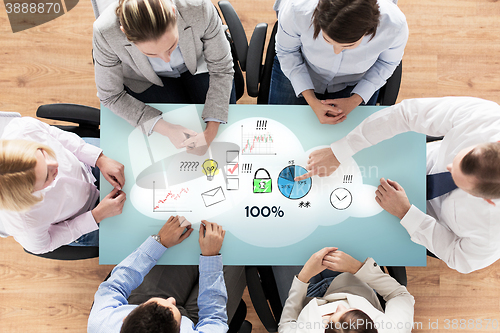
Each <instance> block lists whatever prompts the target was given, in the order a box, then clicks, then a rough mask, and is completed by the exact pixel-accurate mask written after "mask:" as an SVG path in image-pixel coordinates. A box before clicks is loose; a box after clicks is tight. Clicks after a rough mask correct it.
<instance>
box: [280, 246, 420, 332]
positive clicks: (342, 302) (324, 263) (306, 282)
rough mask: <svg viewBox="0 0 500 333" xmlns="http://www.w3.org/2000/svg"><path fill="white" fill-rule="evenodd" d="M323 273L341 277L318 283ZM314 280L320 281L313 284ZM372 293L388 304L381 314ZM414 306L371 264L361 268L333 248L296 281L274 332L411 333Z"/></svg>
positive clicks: (321, 253)
mask: <svg viewBox="0 0 500 333" xmlns="http://www.w3.org/2000/svg"><path fill="white" fill-rule="evenodd" d="M325 269H330V270H333V271H336V272H343V273H342V274H340V275H337V276H335V277H326V278H324V279H321V278H318V277H320V276H321V275H318V274H320V273H321V272H323V271H324V270H325ZM313 277H315V278H317V280H320V281H319V282H316V283H312V278H313ZM276 282H277V283H280V281H279V280H277V281H276ZM310 282H311V283H310ZM373 290H375V291H377V292H378V293H379V294H380V295H381V296H382V297H383V298H384V300H385V301H386V306H385V310H383V309H382V307H381V306H380V302H379V300H378V298H377V296H376V294H375V292H374V291H373ZM414 304H415V301H414V299H413V296H412V295H410V293H409V292H408V290H406V288H405V287H404V286H402V285H400V284H399V283H398V282H397V281H396V280H394V279H393V278H392V277H391V276H389V275H387V274H385V273H383V272H382V270H381V269H380V267H378V265H377V264H376V263H375V261H374V260H373V259H372V258H368V259H366V260H365V262H364V263H361V262H359V261H358V260H356V259H354V258H353V257H351V256H350V255H348V254H346V253H344V252H342V251H339V250H338V249H337V248H335V247H325V248H323V249H322V250H320V251H318V252H316V253H315V254H313V255H312V256H311V258H310V259H309V260H308V261H307V262H306V264H305V265H304V267H303V268H302V270H301V271H300V273H299V274H298V275H296V276H295V277H294V279H293V282H292V287H291V288H290V292H289V294H288V299H287V300H286V302H285V307H284V308H283V313H282V315H281V320H280V323H279V328H278V332H279V333H299V332H301V333H306V332H307V333H323V332H325V333H338V332H359V333H376V332H378V333H386V332H387V333H389V332H399V333H410V332H411V329H412V326H413V305H414Z"/></svg>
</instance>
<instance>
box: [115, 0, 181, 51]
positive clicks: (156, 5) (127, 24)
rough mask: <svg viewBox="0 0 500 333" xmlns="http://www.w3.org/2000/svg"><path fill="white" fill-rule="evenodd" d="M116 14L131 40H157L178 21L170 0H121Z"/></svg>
mask: <svg viewBox="0 0 500 333" xmlns="http://www.w3.org/2000/svg"><path fill="white" fill-rule="evenodd" d="M116 16H118V19H119V20H120V25H121V26H122V27H123V30H124V32H125V36H127V39H128V40H129V41H131V42H147V41H154V40H157V39H158V38H160V37H161V36H163V35H164V34H165V32H167V31H168V30H170V29H171V28H172V27H173V26H174V25H175V24H176V22H177V19H176V17H175V12H174V10H173V9H172V3H171V2H170V1H169V0H120V2H119V4H118V7H116Z"/></svg>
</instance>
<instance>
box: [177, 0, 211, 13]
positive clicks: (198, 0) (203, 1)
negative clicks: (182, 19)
mask: <svg viewBox="0 0 500 333" xmlns="http://www.w3.org/2000/svg"><path fill="white" fill-rule="evenodd" d="M173 3H174V5H175V7H176V8H177V10H179V11H180V12H186V11H198V10H201V9H202V8H204V7H206V6H213V4H212V3H211V2H210V1H209V0H174V1H173Z"/></svg>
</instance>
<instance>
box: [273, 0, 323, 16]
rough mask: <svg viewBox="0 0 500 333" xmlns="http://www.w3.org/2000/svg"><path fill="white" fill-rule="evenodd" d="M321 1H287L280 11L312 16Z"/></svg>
mask: <svg viewBox="0 0 500 333" xmlns="http://www.w3.org/2000/svg"><path fill="white" fill-rule="evenodd" d="M318 1H319V0H313V1H311V0H285V1H284V3H282V4H281V5H280V11H281V10H283V11H290V12H293V13H295V15H306V16H312V14H313V12H314V9H316V6H317V5H318Z"/></svg>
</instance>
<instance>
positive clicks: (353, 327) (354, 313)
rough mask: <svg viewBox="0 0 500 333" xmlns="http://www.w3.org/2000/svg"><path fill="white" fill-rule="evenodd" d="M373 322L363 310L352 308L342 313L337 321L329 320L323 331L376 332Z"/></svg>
mask: <svg viewBox="0 0 500 333" xmlns="http://www.w3.org/2000/svg"><path fill="white" fill-rule="evenodd" d="M377 332H378V331H377V329H376V328H375V323H374V322H373V320H372V319H371V318H370V317H369V316H368V315H367V314H366V313H364V312H363V311H361V310H358V309H354V310H349V311H347V312H346V313H344V314H343V315H342V316H341V317H340V319H339V321H338V322H336V323H334V322H330V323H329V324H328V327H327V328H326V329H325V333H377Z"/></svg>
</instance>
